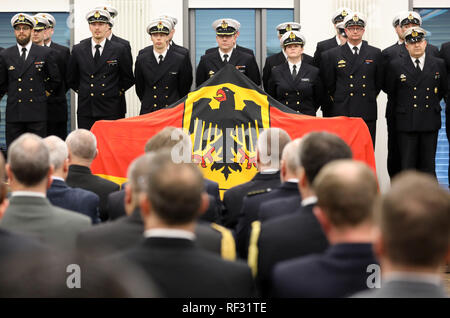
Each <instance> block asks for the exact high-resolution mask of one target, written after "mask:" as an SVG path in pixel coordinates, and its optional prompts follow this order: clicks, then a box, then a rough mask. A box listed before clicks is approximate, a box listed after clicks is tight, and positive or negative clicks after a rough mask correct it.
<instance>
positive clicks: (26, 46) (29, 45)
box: [17, 40, 33, 60]
mask: <svg viewBox="0 0 450 318" xmlns="http://www.w3.org/2000/svg"><path fill="white" fill-rule="evenodd" d="M32 43H33V42H31V40H30V42H28V44H27V45H25V46H22V45H20V44H19V43H17V49H18V50H19V56H22V48H23V47H24V48H26V49H27V51H26V53H25V60H26V59H27V57H28V54H29V53H30V49H31V44H32Z"/></svg>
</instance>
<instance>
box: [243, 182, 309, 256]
mask: <svg viewBox="0 0 450 318" xmlns="http://www.w3.org/2000/svg"><path fill="white" fill-rule="evenodd" d="M292 197H294V198H296V199H297V200H298V201H301V199H300V195H299V192H298V184H297V183H295V182H283V183H282V184H281V185H280V186H278V187H276V188H274V189H273V190H271V191H268V192H263V193H261V194H250V195H248V194H247V196H245V197H244V200H243V202H242V209H241V211H240V214H239V219H238V224H237V226H236V240H237V249H238V255H239V256H240V257H241V258H244V259H245V258H247V252H248V243H249V236H250V229H251V224H252V222H253V221H256V220H258V212H259V208H260V206H261V204H263V203H268V202H272V201H274V200H276V201H280V200H281V201H282V202H283V201H284V200H287V199H290V198H292ZM280 207H283V208H284V204H281V205H279V206H278V207H277V210H279V209H280Z"/></svg>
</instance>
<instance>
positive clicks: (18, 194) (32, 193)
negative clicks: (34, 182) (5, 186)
mask: <svg viewBox="0 0 450 318" xmlns="http://www.w3.org/2000/svg"><path fill="white" fill-rule="evenodd" d="M11 197H36V198H45V194H44V193H41V192H35V191H14V192H12V193H11Z"/></svg>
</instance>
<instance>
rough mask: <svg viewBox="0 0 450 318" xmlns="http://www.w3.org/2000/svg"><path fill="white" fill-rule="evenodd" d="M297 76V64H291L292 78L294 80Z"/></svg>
mask: <svg viewBox="0 0 450 318" xmlns="http://www.w3.org/2000/svg"><path fill="white" fill-rule="evenodd" d="M296 77H297V65H293V66H292V79H293V80H295V78H296Z"/></svg>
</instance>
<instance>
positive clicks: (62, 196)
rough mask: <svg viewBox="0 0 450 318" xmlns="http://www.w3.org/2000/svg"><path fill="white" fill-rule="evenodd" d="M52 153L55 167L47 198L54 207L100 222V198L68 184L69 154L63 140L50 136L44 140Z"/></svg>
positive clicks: (51, 156) (51, 157)
mask: <svg viewBox="0 0 450 318" xmlns="http://www.w3.org/2000/svg"><path fill="white" fill-rule="evenodd" d="M44 142H45V144H46V145H47V148H48V150H49V152H50V163H51V164H52V165H53V168H54V170H53V174H52V184H51V186H50V188H48V189H47V198H48V199H49V200H50V202H51V203H52V204H53V205H56V206H59V207H61V208H64V209H67V210H71V211H75V212H80V213H81V214H84V215H86V216H88V217H90V218H91V220H92V223H93V224H96V223H99V222H100V218H99V215H98V208H99V198H98V195H96V194H95V193H93V192H91V191H87V190H83V189H79V188H71V187H69V186H68V185H67V184H66V181H65V180H66V178H67V173H68V171H69V163H68V162H69V159H68V156H69V152H68V150H67V145H66V143H65V142H64V141H62V140H61V138H59V137H56V136H49V137H47V138H45V139H44Z"/></svg>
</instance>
